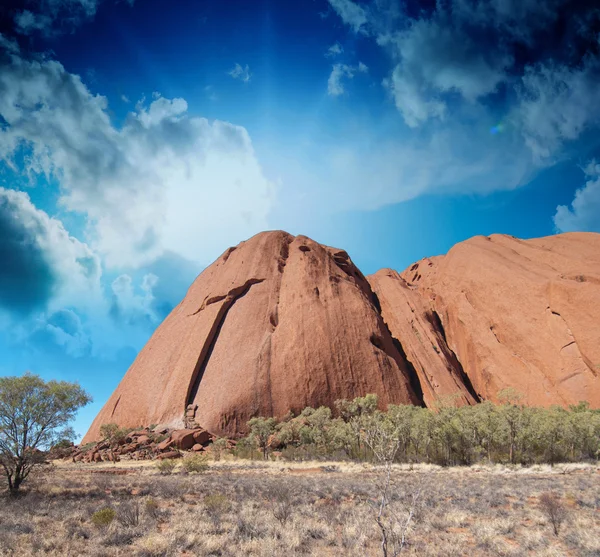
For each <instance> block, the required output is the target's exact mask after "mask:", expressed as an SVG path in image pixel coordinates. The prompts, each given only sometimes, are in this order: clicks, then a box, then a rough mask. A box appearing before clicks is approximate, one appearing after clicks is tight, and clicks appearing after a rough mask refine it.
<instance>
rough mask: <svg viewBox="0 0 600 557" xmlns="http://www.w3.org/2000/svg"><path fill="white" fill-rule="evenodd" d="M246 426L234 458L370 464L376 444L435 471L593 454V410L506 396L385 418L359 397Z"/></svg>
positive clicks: (395, 410) (599, 447)
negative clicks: (496, 401)
mask: <svg viewBox="0 0 600 557" xmlns="http://www.w3.org/2000/svg"><path fill="white" fill-rule="evenodd" d="M248 426H249V429H250V434H249V436H248V437H246V438H245V439H241V440H240V441H238V444H237V447H236V449H235V453H236V454H237V455H238V456H244V457H253V458H256V457H259V456H260V455H262V456H263V458H268V457H269V455H275V456H277V457H279V458H284V459H289V460H305V459H337V460H360V461H377V460H381V459H380V458H378V456H377V454H376V452H377V450H378V449H377V448H376V447H377V443H380V444H381V442H382V441H383V440H384V439H385V440H386V441H385V442H386V443H387V444H388V445H389V448H388V450H391V449H393V450H394V455H393V459H392V460H393V461H394V462H407V463H411V462H412V463H419V462H425V463H433V464H438V465H442V466H451V465H470V464H474V463H481V462H489V463H511V464H526V465H530V464H535V463H538V464H539V463H549V464H556V463H558V462H577V461H590V460H595V459H598V456H599V454H600V453H599V451H600V411H598V410H591V409H590V408H589V405H588V404H587V403H583V402H582V403H580V404H578V405H574V406H571V407H569V408H568V409H564V408H561V407H558V406H556V407H551V408H534V407H528V406H525V405H523V404H521V402H520V396H519V394H518V393H516V392H515V391H513V390H512V389H508V390H506V391H504V392H503V393H501V403H500V404H493V403H491V402H483V403H481V404H478V405H476V406H462V407H459V406H457V405H456V404H455V400H453V399H452V398H449V399H447V400H443V401H439V403H438V404H437V405H436V407H435V408H432V409H427V408H420V407H416V406H402V405H400V406H397V405H390V406H389V408H388V409H387V411H386V412H382V411H379V410H377V397H376V396H375V395H367V396H365V397H361V398H356V399H354V400H353V401H338V402H337V403H336V412H335V413H333V412H332V411H331V410H330V409H329V408H325V407H321V408H317V409H313V408H306V409H305V410H303V411H302V412H301V413H300V414H299V415H298V416H293V415H292V414H289V415H288V416H286V417H285V418H283V419H282V420H280V421H277V420H274V419H273V418H268V419H267V418H253V419H252V420H250V422H249V423H248ZM374 444H375V445H374ZM380 448H383V447H380ZM374 449H375V450H374Z"/></svg>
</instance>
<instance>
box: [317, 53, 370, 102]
mask: <svg viewBox="0 0 600 557" xmlns="http://www.w3.org/2000/svg"><path fill="white" fill-rule="evenodd" d="M367 71H369V68H368V67H367V66H366V65H365V64H363V63H362V62H359V63H358V65H357V66H350V65H348V64H334V65H333V67H332V69H331V74H330V75H329V79H328V80H327V93H328V94H329V95H331V96H332V97H338V96H339V95H343V94H344V93H345V92H346V89H345V88H344V84H343V79H344V78H347V79H352V78H353V77H354V76H355V75H356V73H366V72H367Z"/></svg>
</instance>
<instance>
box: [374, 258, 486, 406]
mask: <svg viewBox="0 0 600 557" xmlns="http://www.w3.org/2000/svg"><path fill="white" fill-rule="evenodd" d="M369 282H370V283H371V286H372V287H373V290H374V291H375V293H376V295H377V298H378V299H379V303H380V305H381V314H382V315H383V318H384V319H385V321H386V323H387V325H388V327H389V328H390V331H391V332H392V335H393V336H394V338H396V339H401V341H400V342H401V347H402V351H403V353H404V355H405V357H406V360H407V362H408V364H409V365H410V366H412V367H414V370H415V373H416V374H417V376H418V378H419V381H420V384H421V389H422V391H423V400H424V402H425V404H426V405H427V406H432V405H433V404H434V403H435V401H436V400H438V399H440V398H447V397H449V396H451V397H453V398H454V397H456V398H457V401H458V402H459V404H475V403H476V402H478V401H479V397H478V395H477V394H476V393H475V392H474V390H473V387H472V385H471V384H470V381H469V378H468V376H467V375H466V374H465V372H464V370H463V368H462V366H461V364H460V362H459V361H458V359H457V357H456V355H455V354H454V352H453V351H452V349H451V348H450V347H449V346H448V344H447V342H446V336H445V332H444V329H443V327H442V324H441V323H440V319H439V316H438V314H437V313H436V311H435V309H433V308H432V307H430V305H429V304H428V303H427V301H426V300H425V299H423V298H422V297H421V294H420V292H419V291H418V290H417V289H416V288H414V287H410V286H409V285H408V283H407V282H406V281H405V280H404V279H403V278H402V277H401V276H400V275H399V274H398V273H397V272H396V271H392V270H391V269H384V270H382V271H379V272H378V273H376V274H375V275H372V276H371V277H369Z"/></svg>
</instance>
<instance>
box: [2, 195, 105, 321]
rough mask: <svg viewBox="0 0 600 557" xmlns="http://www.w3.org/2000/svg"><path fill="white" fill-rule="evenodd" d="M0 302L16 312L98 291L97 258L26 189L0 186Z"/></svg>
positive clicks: (97, 293)
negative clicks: (19, 189) (10, 188)
mask: <svg viewBox="0 0 600 557" xmlns="http://www.w3.org/2000/svg"><path fill="white" fill-rule="evenodd" d="M0 261H1V262H2V264H1V265H0V306H1V307H3V308H4V309H6V310H8V311H10V312H14V313H17V314H22V315H25V314H29V313H31V312H32V311H34V310H43V309H45V308H46V307H48V306H49V304H50V302H51V301H53V304H54V305H55V306H56V305H60V304H62V303H68V302H72V301H73V300H75V299H77V298H78V297H80V296H81V297H82V296H84V295H85V296H87V297H88V298H93V297H95V296H98V295H99V281H100V274H101V271H100V262H99V260H98V257H97V256H96V255H95V254H94V253H93V252H92V251H91V250H90V248H89V247H88V246H87V245H85V244H83V243H82V242H80V241H79V240H77V239H75V238H73V237H72V236H70V235H69V234H68V232H67V231H66V230H65V228H64V226H63V225H62V223H61V222H60V221H58V220H56V219H53V218H50V217H49V216H48V215H47V214H46V213H44V212H43V211H40V210H38V209H36V208H35V207H34V206H33V204H32V203H31V200H30V199H29V196H28V195H27V194H26V193H23V192H18V191H12V190H7V189H4V188H0Z"/></svg>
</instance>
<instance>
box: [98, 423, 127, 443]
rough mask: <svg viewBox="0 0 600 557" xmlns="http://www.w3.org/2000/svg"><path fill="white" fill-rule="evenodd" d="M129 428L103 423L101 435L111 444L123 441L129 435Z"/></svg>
mask: <svg viewBox="0 0 600 557" xmlns="http://www.w3.org/2000/svg"><path fill="white" fill-rule="evenodd" d="M127 433H129V432H128V430H127V429H125V428H120V427H119V426H118V425H117V424H103V425H101V426H100V435H102V439H103V440H105V441H108V442H109V443H110V444H111V445H117V444H119V443H121V442H122V441H123V440H124V439H125V437H126V436H127Z"/></svg>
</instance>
